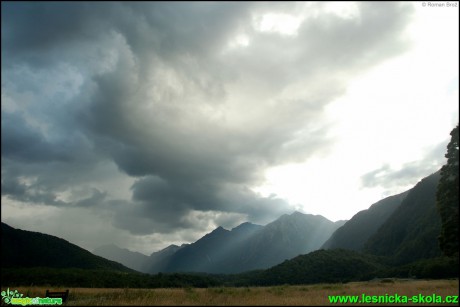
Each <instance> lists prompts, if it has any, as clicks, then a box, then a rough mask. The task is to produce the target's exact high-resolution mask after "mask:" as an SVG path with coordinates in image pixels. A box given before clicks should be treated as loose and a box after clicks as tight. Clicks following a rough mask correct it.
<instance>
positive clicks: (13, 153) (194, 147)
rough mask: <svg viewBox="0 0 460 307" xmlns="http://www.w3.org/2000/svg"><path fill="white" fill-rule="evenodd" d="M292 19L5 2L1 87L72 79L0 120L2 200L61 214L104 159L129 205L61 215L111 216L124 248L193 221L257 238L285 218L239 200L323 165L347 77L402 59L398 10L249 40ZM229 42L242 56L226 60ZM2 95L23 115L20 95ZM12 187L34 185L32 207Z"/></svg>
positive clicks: (179, 8)
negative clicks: (240, 38)
mask: <svg viewBox="0 0 460 307" xmlns="http://www.w3.org/2000/svg"><path fill="white" fill-rule="evenodd" d="M296 5H298V4H292V3H291V4H284V3H283V4H281V3H276V4H273V6H272V5H271V4H269V3H267V4H264V3H232V2H224V3H210V2H199V3H195V2H185V3H184V2H172V3H170V2H155V3H150V2H136V3H127V2H126V3H123V2H120V3H119V2H117V3H95V4H93V3H46V2H39V3H18V4H16V3H6V4H4V3H2V62H5V63H7V65H6V66H5V67H2V75H3V76H5V79H6V80H7V81H8V80H10V83H7V81H5V84H14V83H15V82H12V81H11V80H12V78H13V76H15V74H16V75H17V76H21V71H22V70H20V69H23V67H27V68H28V69H30V70H32V71H38V72H37V75H48V76H50V77H49V78H51V79H50V80H53V79H52V76H53V75H54V73H53V72H55V71H57V72H59V73H62V75H66V73H65V72H64V71H65V70H63V69H61V68H59V67H62V66H59V65H62V63H65V64H66V65H68V67H70V68H68V70H69V71H72V72H74V73H73V75H72V78H69V80H68V81H69V82H68V84H74V83H75V80H80V79H82V80H83V81H81V85H80V86H78V87H74V88H73V90H74V93H73V94H72V95H70V96H69V97H64V98H62V97H60V96H57V95H54V96H52V97H51V98H50V99H48V98H49V95H48V94H47V92H46V91H43V90H41V89H40V87H38V89H36V90H35V91H32V94H33V95H34V96H37V97H38V98H37V101H38V102H37V103H36V104H35V106H36V105H37V104H38V105H42V104H43V105H44V106H46V108H44V109H43V110H45V111H42V112H31V111H30V110H31V109H32V110H33V108H34V104H32V103H29V104H24V106H23V107H21V108H19V109H18V110H15V111H14V112H16V113H14V112H11V111H8V110H6V111H5V112H6V113H5V112H4V110H3V109H2V120H3V119H6V123H5V131H3V130H4V129H3V128H4V126H3V121H2V194H4V195H10V196H12V195H16V196H15V197H17V199H20V200H22V201H30V202H33V201H41V202H45V201H49V203H48V204H52V205H56V206H59V205H64V203H59V201H58V200H57V199H56V198H55V196H56V193H57V192H58V191H60V192H62V191H65V186H66V184H73V185H75V186H78V185H79V184H84V183H85V180H88V178H89V177H88V176H89V175H88V174H91V175H94V176H97V175H96V174H95V172H94V171H93V172H91V171H88V174H82V172H85V171H87V170H91V169H93V168H94V167H95V166H96V165H98V163H101V161H106V160H110V161H113V162H114V163H116V165H117V167H118V168H119V170H120V171H121V172H122V173H124V174H126V175H128V176H130V177H134V178H136V181H135V183H134V184H133V185H132V187H131V192H132V199H131V200H130V201H129V202H123V201H120V202H118V203H116V204H114V203H113V199H110V196H109V194H110V191H103V190H101V189H95V190H91V188H89V187H88V188H87V193H86V194H87V195H86V196H83V194H81V195H78V196H79V197H77V200H75V201H73V202H72V204H73V205H76V206H82V207H88V206H90V205H91V204H94V205H93V206H92V207H98V206H100V207H101V208H105V209H107V210H112V211H114V225H115V226H116V227H120V228H123V229H127V230H129V231H131V232H132V233H136V234H148V233H152V232H155V231H158V232H170V231H172V230H174V229H177V228H190V229H195V230H197V229H201V228H200V227H204V226H203V225H202V226H199V225H197V222H196V219H194V218H193V216H194V214H195V215H196V214H198V213H200V212H201V213H203V214H204V213H207V215H205V216H204V215H203V216H202V217H203V218H205V217H206V218H207V219H214V220H219V219H224V218H223V217H222V216H223V215H222V214H230V215H228V216H226V217H225V219H227V220H232V219H235V216H240V215H241V216H247V217H248V219H250V220H251V221H253V222H256V223H257V222H259V223H264V222H268V221H270V220H272V219H274V218H276V217H278V216H279V215H281V214H282V213H287V212H290V211H292V207H291V206H290V205H289V204H288V203H287V202H285V201H284V200H282V199H279V198H276V197H262V196H260V195H258V194H257V193H255V192H253V191H252V190H251V189H250V187H253V186H257V185H259V184H262V183H263V180H264V171H265V170H266V169H267V168H268V167H270V166H275V165H279V164H283V163H289V162H300V161H303V160H305V159H307V158H308V157H311V156H314V155H316V154H320V153H321V152H322V151H324V150H327V148H328V146H330V144H331V141H332V140H331V139H329V138H328V137H327V135H328V133H327V132H328V129H329V124H328V123H327V122H324V121H323V108H324V106H326V105H327V104H328V103H330V102H331V101H332V100H333V99H335V98H337V97H338V96H339V95H341V94H342V93H343V92H344V90H345V88H346V85H347V84H346V79H347V77H348V76H352V75H353V74H356V73H357V72H359V71H361V70H365V69H367V68H369V67H371V66H373V65H375V64H377V63H379V61H381V60H383V59H385V58H387V57H389V56H392V55H395V54H398V53H400V52H402V51H404V50H405V49H406V48H407V47H408V45H407V42H406V41H404V39H403V38H402V37H401V34H402V31H403V30H404V27H405V25H406V24H407V22H408V21H409V18H410V14H411V11H410V9H408V6H406V5H401V4H399V3H384V4H380V3H375V5H374V4H369V3H358V8H359V11H360V18H359V19H343V18H340V17H337V16H335V15H333V14H327V15H324V18H323V17H322V18H307V19H306V20H305V21H304V22H303V23H302V25H301V26H300V28H299V33H298V36H282V35H280V34H279V33H273V32H271V33H266V32H264V33H261V32H258V31H256V30H255V29H254V28H253V17H254V16H255V15H257V14H259V15H260V14H261V13H262V12H265V11H270V10H275V9H276V10H282V11H285V12H293V11H294V10H295V7H296ZM318 5H319V4H318ZM241 33H244V34H246V35H247V36H249V37H250V43H249V45H248V46H247V47H246V48H240V49H235V50H230V49H229V48H228V47H227V45H228V42H229V41H231V40H232V39H234V37H235V36H236V35H238V34H241ZM3 46H5V47H3ZM21 67H22V68H21ZM66 67H67V66H66ZM59 69H61V70H59ZM8 76H11V77H8ZM56 79H57V77H56ZM34 80H35V81H34ZM318 80H321V81H318ZM31 82H32V83H34V82H35V83H39V81H37V80H36V79H33V78H32V79H31ZM66 84H67V83H66ZM62 87H63V88H66V89H69V86H68V85H62ZM2 88H4V81H3V80H2ZM5 88H7V89H8V90H7V91H6V93H5V95H6V96H8V98H10V99H11V100H12V101H14V102H16V103H18V102H19V101H21V99H22V97H23V96H21V95H20V93H21V92H23V91H24V89H22V88H20V87H14V86H13V85H8V86H7V85H5ZM47 95H48V96H47ZM35 108H36V107H35ZM4 113H5V114H4ZM14 114H22V115H23V116H24V118H26V115H27V116H28V117H30V116H35V120H36V121H38V122H42V123H47V124H48V125H50V126H51V128H50V131H52V134H53V135H54V138H51V137H50V136H49V135H46V134H45V133H44V132H40V131H38V130H35V131H34V130H32V129H31V128H30V125H29V124H28V123H27V121H26V120H24V119H21V120H18V121H16V122H15V125H16V126H15V125H13V123H12V121H11V118H13V116H19V115H14ZM63 119H64V120H63ZM72 131H74V132H75V131H77V132H78V133H77V134H72ZM66 137H69V140H70V142H69V143H66V142H64V141H63V140H65V139H66ZM4 138H5V141H3V139H4ZM72 140H74V141H73V144H76V146H73V145H72V146H68V144H72ZM4 142H5V143H4ZM82 157H86V158H85V159H83V158H82ZM21 161H26V162H29V163H31V164H32V166H31V168H28V167H27V166H24V165H19V163H20V162H21ZM50 161H52V163H53V168H49V167H47V166H46V165H45V164H44V163H46V162H50ZM3 168H4V169H5V171H3ZM4 174H5V176H8V179H5V180H4V179H3V178H4ZM63 174H72V178H70V179H65V178H64V177H65V176H64V175H63ZM20 176H26V177H27V176H30V177H33V176H35V177H37V179H36V181H35V182H34V183H33V184H31V185H30V186H29V187H28V189H29V190H30V191H32V192H24V190H25V187H24V184H23V183H21V182H20V181H18V180H17V178H19V177H20ZM120 176H121V175H120ZM5 178H6V177H5ZM59 179H62V180H59ZM100 179H101V180H104V178H100ZM93 180H94V179H93ZM3 186H4V187H5V191H3ZM33 191H35V192H33ZM88 193H89V196H88ZM108 208H109V209H108ZM197 212H198V213H197ZM232 214H233V215H232ZM198 216H200V215H198ZM205 225H206V226H208V225H209V224H206V223H205ZM203 229H205V228H203Z"/></svg>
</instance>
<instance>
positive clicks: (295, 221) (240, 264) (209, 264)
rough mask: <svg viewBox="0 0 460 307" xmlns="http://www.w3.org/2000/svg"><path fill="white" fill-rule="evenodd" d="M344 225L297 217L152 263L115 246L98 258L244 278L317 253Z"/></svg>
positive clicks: (228, 233)
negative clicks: (243, 274) (233, 274)
mask: <svg viewBox="0 0 460 307" xmlns="http://www.w3.org/2000/svg"><path fill="white" fill-rule="evenodd" d="M344 223H345V221H338V222H331V221H329V220H328V219H326V218H325V217H323V216H320V215H312V214H303V213H300V212H294V213H292V214H291V215H287V214H285V215H283V216H281V217H280V218H278V219H277V220H275V221H273V222H272V223H270V224H268V225H266V226H261V225H256V224H252V223H249V222H245V223H242V224H241V225H239V226H237V227H235V228H233V229H231V230H227V229H224V228H222V227H218V228H216V229H214V230H213V231H212V232H210V233H208V234H206V235H205V236H203V237H202V238H201V239H199V240H197V241H196V242H194V243H192V244H188V245H182V246H181V247H178V246H175V245H170V246H168V247H167V248H165V249H163V250H161V251H158V252H156V253H153V254H152V255H151V256H150V257H148V256H145V255H142V256H143V257H139V255H138V253H134V252H129V251H127V250H125V249H122V248H119V247H115V246H113V245H112V246H106V247H103V248H98V249H96V250H94V253H95V254H97V255H100V256H102V257H106V258H107V259H111V260H115V261H119V262H121V263H123V264H125V265H126V266H128V267H130V268H133V269H136V270H139V271H142V272H146V273H157V272H206V273H239V272H243V271H249V270H254V269H265V268H269V267H271V266H273V265H275V264H278V263H280V262H282V261H284V260H286V259H291V258H293V257H295V256H297V255H301V254H306V253H309V252H311V251H314V250H317V249H318V248H320V247H321V245H322V244H323V243H324V242H325V240H327V239H328V238H329V236H330V235H331V234H332V233H333V232H334V231H335V230H336V229H337V228H338V227H340V226H342V225H343V224H344Z"/></svg>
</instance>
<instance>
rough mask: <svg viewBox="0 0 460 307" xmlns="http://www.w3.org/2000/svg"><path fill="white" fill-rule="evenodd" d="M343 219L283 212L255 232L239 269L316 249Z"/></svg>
mask: <svg viewBox="0 0 460 307" xmlns="http://www.w3.org/2000/svg"><path fill="white" fill-rule="evenodd" d="M343 223H344V221H339V222H336V223H334V222H331V221H330V220H328V219H326V218H325V217H323V216H321V215H312V214H303V213H299V212H294V213H293V214H291V215H283V216H281V217H280V218H279V219H277V220H275V221H274V222H272V223H270V224H268V225H267V226H265V227H264V228H263V229H261V231H259V232H258V233H257V234H255V235H254V236H253V237H252V238H251V239H250V240H249V242H248V244H247V246H245V251H244V254H245V258H246V259H245V260H244V261H243V262H242V263H241V271H245V270H253V269H263V268H268V267H271V266H273V265H275V264H278V263H280V262H282V261H284V260H286V259H291V258H293V257H295V256H298V255H301V254H307V253H309V252H311V251H314V250H317V249H319V248H320V247H321V245H322V244H323V243H324V242H325V241H326V240H327V239H328V238H329V237H330V236H331V234H332V233H333V232H334V231H335V230H336V229H337V228H338V227H340V226H342V225H343Z"/></svg>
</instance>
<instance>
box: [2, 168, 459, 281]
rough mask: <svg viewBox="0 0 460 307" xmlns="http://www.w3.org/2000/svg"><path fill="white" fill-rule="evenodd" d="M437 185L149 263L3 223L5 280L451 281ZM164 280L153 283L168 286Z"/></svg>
mask: <svg viewBox="0 0 460 307" xmlns="http://www.w3.org/2000/svg"><path fill="white" fill-rule="evenodd" d="M439 179H440V172H439V171H438V172H436V173H434V174H432V175H430V176H428V177H426V178H423V179H422V180H421V181H420V182H419V183H417V184H416V185H415V186H414V187H413V188H412V189H410V190H408V191H406V192H404V193H401V194H398V195H394V196H390V197H387V198H385V199H383V200H381V201H379V202H377V203H375V204H374V205H372V206H370V207H369V209H367V210H363V211H361V212H358V213H357V214H356V215H355V216H353V217H352V218H351V219H350V220H349V221H338V222H335V223H334V222H331V221H329V220H328V219H326V218H324V217H322V216H319V215H311V214H303V213H299V212H294V213H292V214H290V215H283V216H281V217H280V218H278V219H277V220H275V221H273V222H271V223H269V224H267V225H265V226H261V225H255V224H252V223H248V222H246V223H243V224H241V225H239V226H237V227H235V228H233V229H231V230H227V229H224V228H222V227H218V228H216V229H215V230H213V231H212V232H210V233H208V234H206V235H205V236H203V237H202V238H200V239H199V240H197V241H196V242H194V243H191V244H183V245H182V246H177V245H170V246H168V247H167V248H165V249H163V250H160V251H157V252H154V253H152V254H151V255H150V256H147V255H143V254H140V253H137V252H132V251H129V250H127V249H122V248H119V247H117V246H115V245H108V246H104V247H101V248H98V249H96V250H95V252H94V253H95V254H98V255H100V256H97V255H93V254H91V253H90V252H89V251H86V250H84V249H82V248H80V247H78V246H76V245H74V244H72V243H70V242H67V241H65V240H63V239H60V238H57V237H54V236H50V235H46V234H41V233H37V232H30V231H24V230H19V229H14V228H12V227H10V226H8V225H6V224H4V223H2V228H1V230H2V233H1V237H2V255H1V261H2V272H3V268H13V269H14V268H31V269H32V268H36V267H47V268H78V269H89V270H94V269H96V270H102V271H118V272H126V273H128V272H135V271H134V270H136V271H141V272H146V273H158V272H162V273H174V274H177V273H184V272H189V273H192V272H201V273H224V274H236V273H239V274H238V275H228V276H237V277H235V278H236V281H235V280H233V281H232V283H233V284H236V285H245V284H255V285H257V284H260V285H269V284H276V283H278V282H282V283H290V282H289V281H291V282H292V283H299V282H300V283H302V282H308V283H310V282H322V281H326V280H329V281H334V280H335V281H347V280H356V279H359V278H365V277H366V276H367V277H370V276H376V274H377V273H376V272H381V273H379V274H381V276H385V275H388V274H390V276H408V275H410V276H412V275H411V274H414V272H420V274H422V275H423V274H425V275H424V276H437V275H436V274H438V275H439V274H440V276H441V275H442V276H454V275H455V274H456V273H455V272H454V273H452V272H450V268H455V267H457V268H458V261H457V262H455V261H454V262H452V261H453V260H452V259H451V260H445V259H441V258H440V256H441V251H440V249H439V244H438V236H439V233H440V227H441V222H440V217H439V214H438V213H437V211H436V190H437V185H438V183H439ZM101 256H102V257H101ZM105 258H107V259H111V260H112V261H111V260H107V259H105ZM436 259H441V260H436ZM118 262H120V263H122V264H123V265H122V264H120V263H118ZM128 267H129V268H128ZM356 270H358V271H359V272H361V273H359V274H358V273H356V272H357V271H356ZM8 272H9V273H8V274H13V273H11V271H8ZM242 272H246V273H242ZM251 272H252V273H251ZM382 272H383V273H382ZM14 274H16V273H14ZM14 274H13V275H12V276H17V275H14ZM47 274H49V272H47ZM318 274H319V275H318ZM452 274H454V275H452ZM320 275H321V276H322V277H321V276H320ZM152 276H153V275H152ZM158 276H160V275H158ZM163 276H164V275H163ZM171 276H176V277H177V276H182V275H171ZM195 276H201V277H200V278H201V279H200V278H198V279H199V280H201V281H203V280H204V281H203V284H206V283H207V282H208V281H209V282H211V281H210V280H211V279H209V278H208V277H203V276H204V275H195ZM219 276H220V275H219ZM455 276H457V275H455ZM176 277H171V278H176ZM18 278H19V277H18ZM136 278H140V277H136ZM142 278H146V277H142ZM162 278H163V279H164V277H161V276H160V277H158V280H156V281H155V283H156V284H159V285H168V283H166V284H165V283H164V280H163V279H162ZM184 278H185V277H184ZM187 278H188V279H187ZM187 278H186V280H191V281H192V280H197V279H196V278H195V277H187ZM229 278H230V277H229ZM162 280H163V281H162ZM201 281H200V282H201ZM108 282H109V283H112V282H114V281H113V279H111V280H110V281H108ZM168 282H171V281H170V280H169V281H168ZM181 282H183V281H181ZM212 282H213V283H214V284H218V282H217V281H215V280H214V281H212ZM172 284H174V283H172Z"/></svg>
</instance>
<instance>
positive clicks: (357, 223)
mask: <svg viewBox="0 0 460 307" xmlns="http://www.w3.org/2000/svg"><path fill="white" fill-rule="evenodd" d="M408 193H409V191H406V192H404V193H401V194H397V195H393V196H390V197H387V198H385V199H382V200H380V201H378V202H377V203H375V204H373V205H372V206H370V207H369V209H367V210H362V211H360V212H358V213H357V214H355V215H354V216H353V217H352V218H351V219H350V220H349V221H347V222H346V223H345V224H344V225H343V226H342V227H340V228H339V229H337V230H336V231H335V232H334V233H333V234H332V236H331V237H330V238H329V239H328V240H327V241H326V243H324V244H323V246H322V247H321V248H323V249H334V248H344V249H351V250H356V251H360V250H362V249H363V248H364V244H365V243H366V241H367V240H368V239H369V238H370V237H371V236H372V235H373V234H374V233H376V232H377V230H378V229H379V227H380V226H381V225H382V224H383V223H384V222H385V221H386V220H387V219H388V217H389V216H390V215H391V214H392V213H393V212H394V211H395V210H396V208H398V207H399V206H400V205H401V203H402V201H403V200H404V198H405V197H406V196H407V194H408Z"/></svg>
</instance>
